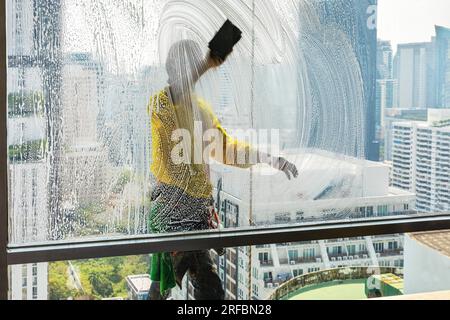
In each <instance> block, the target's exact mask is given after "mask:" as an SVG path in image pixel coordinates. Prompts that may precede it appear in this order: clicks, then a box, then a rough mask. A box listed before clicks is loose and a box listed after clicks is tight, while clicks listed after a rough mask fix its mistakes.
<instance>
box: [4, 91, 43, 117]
mask: <svg viewBox="0 0 450 320" xmlns="http://www.w3.org/2000/svg"><path fill="white" fill-rule="evenodd" d="M43 114H44V97H43V95H42V93H40V92H26V91H25V92H11V93H9V94H8V116H9V117H14V116H17V117H26V116H31V115H43Z"/></svg>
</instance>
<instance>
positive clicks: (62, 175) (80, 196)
mask: <svg viewBox="0 0 450 320" xmlns="http://www.w3.org/2000/svg"><path fill="white" fill-rule="evenodd" d="M57 2H58V1H57ZM16 4H17V7H15V8H13V11H12V12H9V17H8V21H9V25H8V26H9V28H14V29H15V30H16V29H17V30H21V31H20V32H19V33H16V34H15V35H14V34H12V33H9V36H10V37H9V38H8V42H9V43H10V44H11V45H10V46H9V47H10V48H11V49H10V50H11V52H9V54H11V55H23V54H27V55H31V56H32V55H33V54H36V50H35V48H34V47H33V44H35V43H36V41H37V42H38V40H36V39H33V36H32V33H30V30H33V27H32V26H33V18H32V17H33V14H32V5H31V4H32V1H31V0H23V1H18V2H16ZM19 5H20V6H22V7H23V8H24V9H22V11H20V12H21V13H22V14H19V15H18V16H16V15H15V13H16V11H14V10H19V9H18V8H19V7H18V6H19ZM49 6H51V5H49ZM253 8H254V11H252V10H253ZM318 8H319V4H318V3H317V1H309V0H303V1H284V2H278V1H256V2H255V3H253V2H252V1H249V0H228V1H223V0H212V1H195V0H185V1H176V0H160V1H117V0H116V1H110V0H108V1H106V0H96V1H90V0H89V1H88V0H82V1H63V2H62V5H61V19H60V29H61V34H59V35H60V36H61V37H60V41H61V47H60V48H58V49H59V50H60V51H58V52H60V56H52V59H55V61H54V62H60V63H61V64H60V65H61V68H60V70H59V72H60V82H59V83H50V84H49V83H46V82H44V81H43V79H42V77H41V75H42V74H43V73H45V72H48V69H49V68H50V67H51V66H49V65H45V64H43V65H39V66H26V65H22V66H20V65H19V67H12V66H10V68H9V70H8V71H9V76H8V85H9V89H8V90H9V99H10V100H11V101H12V102H10V103H9V107H11V105H18V106H19V109H20V110H22V111H23V112H22V111H20V112H15V113H14V112H11V113H10V115H9V123H8V126H9V129H10V130H11V128H13V127H14V128H16V129H14V130H18V131H19V132H20V135H19V136H20V137H21V138H20V139H19V140H20V141H18V142H15V143H14V144H11V147H10V158H12V160H11V161H10V183H11V192H10V198H11V210H10V217H11V221H12V228H11V242H12V243H28V242H34V241H44V240H49V236H48V235H49V234H56V235H57V238H58V239H70V238H78V237H88V236H89V237H90V236H96V235H98V236H100V235H135V234H142V233H145V232H148V230H147V214H148V212H149V206H150V194H151V191H152V187H153V186H154V185H155V180H154V177H153V176H152V174H151V173H150V163H151V161H152V159H151V135H150V129H151V128H150V121H149V118H148V117H147V116H146V111H147V106H148V101H149V97H150V96H151V95H152V94H154V93H156V92H158V91H159V90H161V89H162V88H164V87H165V86H166V85H167V74H166V71H165V68H164V65H165V62H166V57H167V55H168V52H169V49H170V48H171V46H172V44H173V43H175V42H176V41H179V40H182V39H191V40H194V41H196V42H197V43H199V44H200V46H201V49H202V55H206V50H207V43H208V42H209V40H210V39H211V38H212V37H213V36H214V33H215V32H216V31H217V30H218V29H219V28H220V26H221V25H222V23H223V22H224V21H225V20H226V18H229V19H230V20H232V21H233V23H235V24H236V25H237V26H238V27H239V28H240V29H241V30H242V31H243V38H242V40H241V41H240V42H239V43H238V45H237V46H236V47H235V49H234V51H233V53H232V55H231V56H230V57H229V58H228V60H227V62H226V63H225V64H224V65H223V66H221V67H220V68H219V69H217V70H214V71H212V72H208V73H207V74H206V75H205V76H203V77H202V78H201V79H200V81H199V82H198V83H197V84H196V87H195V90H196V92H197V94H198V96H201V97H203V98H204V99H205V100H206V101H208V102H209V103H210V105H211V106H213V109H214V111H215V113H216V114H217V115H218V117H219V119H220V120H221V123H222V124H223V126H224V127H225V128H226V129H227V131H228V132H229V133H230V134H233V132H234V131H235V130H239V129H248V128H251V127H252V124H253V128H254V129H269V130H270V129H279V130H280V146H279V147H280V149H281V150H280V152H281V153H282V154H284V155H286V157H287V158H289V160H291V161H293V162H295V163H296V164H297V166H298V168H299V171H300V177H299V178H298V179H297V180H296V181H291V182H289V181H288V180H287V179H286V178H285V176H284V175H283V174H282V173H280V174H277V175H274V172H273V170H271V169H269V168H267V167H265V166H258V167H256V168H255V169H254V177H255V178H254V182H253V183H254V185H253V188H252V189H253V192H254V193H255V194H254V196H255V205H254V208H253V210H254V213H253V216H256V220H258V221H259V223H275V222H276V221H275V219H274V216H275V214H276V213H278V212H276V211H270V210H271V209H270V210H269V211H268V210H262V209H261V208H264V207H271V206H272V207H280V205H281V204H283V206H286V208H290V209H289V210H291V211H292V210H294V211H295V209H292V208H295V207H301V206H302V203H304V202H308V203H310V202H311V201H313V200H314V199H318V198H320V197H321V196H323V195H324V194H326V198H327V199H328V201H329V202H330V206H331V207H332V206H333V205H332V204H333V203H336V206H339V208H340V209H339V214H340V215H342V216H344V217H349V215H350V214H351V213H353V203H352V200H351V199H353V198H356V197H357V196H358V195H360V192H361V190H360V188H359V187H360V185H361V183H362V181H361V179H362V174H361V170H362V169H361V159H362V157H363V156H364V126H365V122H364V114H363V112H364V108H365V105H364V104H365V97H364V85H363V80H362V75H361V67H360V64H359V62H358V59H357V57H356V54H355V52H354V49H353V47H352V45H353V40H352V39H349V36H348V35H347V34H345V33H344V32H343V31H342V30H341V29H339V28H338V27H337V26H336V25H334V24H327V23H326V22H325V21H324V20H323V19H321V18H320V16H319V9H318ZM17 12H18V11H17ZM43 12H44V13H45V12H46V11H45V10H44V11H43ZM48 12H51V11H48ZM75 21H76V22H77V23H74V22H75ZM19 26H21V27H20V28H19ZM45 27H46V28H47V29H46V28H45ZM38 31H39V32H40V35H44V34H45V32H47V31H49V32H54V30H53V29H50V27H49V26H46V25H45V24H44V28H41V29H39V30H38ZM22 33H23V34H22ZM253 46H254V48H255V50H254V51H253V50H252V48H253ZM253 53H254V54H253ZM55 65H56V66H58V64H57V63H55ZM252 73H253V74H252ZM252 79H253V81H252ZM45 86H47V88H45ZM46 90H47V91H50V92H52V90H53V94H54V96H57V97H58V99H59V101H58V103H59V104H55V102H54V101H46V102H47V105H48V104H50V105H53V106H55V105H58V106H59V111H58V113H59V117H60V118H59V120H60V123H59V124H58V127H55V126H54V125H55V123H52V122H51V121H49V119H50V118H49V117H48V114H46V112H47V111H48V109H47V110H46V109H45V108H44V110H42V108H41V107H40V105H39V102H36V101H31V100H32V99H29V98H28V97H32V96H33V95H34V96H39V95H41V94H43V92H46ZM252 96H253V98H252ZM44 99H48V95H47V96H44ZM191 102H192V101H191ZM11 103H12V104H11ZM44 104H45V103H44ZM28 110H30V111H28ZM252 114H253V115H254V117H253V119H251V115H252ZM191 116H192V117H193V118H194V117H198V112H197V113H196V112H195V108H194V112H193V114H192V115H191ZM36 128H37V129H36ZM56 128H59V129H58V130H60V134H58V135H55V130H54V129H56ZM41 129H42V130H41ZM36 132H38V134H37V136H36ZM42 132H43V133H42ZM55 137H56V138H57V139H59V140H58V144H55V143H52V144H50V143H49V141H52V139H55ZM264 144H268V145H270V144H271V142H270V141H268V142H267V143H264ZM259 147H260V148H261V149H264V148H266V147H267V146H265V145H261V146H259ZM52 148H57V149H52ZM268 150H269V151H270V147H268ZM13 154H19V156H14V157H13V156H12V155H13ZM52 154H59V155H60V158H58V163H53V162H51V161H50V159H55V158H51V157H50V155H52ZM36 155H42V156H36ZM349 157H351V160H350V158H349ZM54 166H57V167H58V168H60V171H59V180H58V185H57V187H58V188H57V193H58V197H56V198H55V197H53V198H51V199H52V201H49V198H50V196H51V195H50V194H48V190H49V189H48V188H49V182H50V181H49V180H50V179H52V175H51V173H52V172H53V171H52V170H51V168H52V167H54ZM210 169H211V172H210V175H211V179H212V181H213V186H214V187H216V186H219V185H220V184H221V185H222V190H225V191H226V192H228V193H229V194H228V195H223V194H222V195H221V198H222V199H223V202H221V207H222V208H223V209H224V210H235V209H233V206H235V207H236V205H238V206H239V210H237V211H239V217H235V219H237V224H238V225H239V226H245V225H247V224H248V214H249V212H248V210H249V209H248V208H249V198H250V195H249V190H250V182H249V181H250V180H249V171H248V170H247V171H240V169H234V168H225V167H223V166H220V165H214V166H211V168H210ZM30 190H35V191H33V192H32V191H30ZM262 190H269V191H270V192H273V194H270V192H269V194H267V193H264V195H266V196H267V199H264V197H263V196H262V195H259V196H258V194H257V193H259V192H262ZM292 190H296V192H294V193H293V192H292ZM214 194H215V195H216V194H217V189H215V190H214ZM276 195H285V197H284V198H283V197H280V198H277V197H276ZM292 195H294V197H293V198H290V199H289V198H286V197H288V196H292ZM237 197H241V198H240V199H236V198H237ZM224 198H227V199H224ZM342 198H348V201H347V202H345V205H342V203H341V202H342V201H341V199H342ZM55 199H56V200H55ZM230 199H234V201H235V203H232V202H231V200H230ZM257 199H259V200H257ZM225 200H227V201H225ZM263 200H265V202H264V201H263ZM54 201H57V202H58V206H57V210H58V212H55V210H56V209H55V208H56V206H54V204H55V202H54ZM267 201H269V203H267ZM269 204H270V206H268V205H269ZM30 208H31V210H29V209H30ZM286 210H288V209H286ZM228 212H229V211H228ZM56 214H57V215H58V217H60V219H59V220H57V221H56V224H51V223H49V221H52V217H53V215H56ZM294 214H295V213H294ZM49 228H56V229H58V230H56V232H55V230H48V229H49ZM50 231H51V232H50Z"/></svg>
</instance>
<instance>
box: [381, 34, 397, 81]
mask: <svg viewBox="0 0 450 320" xmlns="http://www.w3.org/2000/svg"><path fill="white" fill-rule="evenodd" d="M393 60H394V59H393V52H392V47H391V42H390V41H383V40H378V42H377V79H392V76H393V70H394V67H393Z"/></svg>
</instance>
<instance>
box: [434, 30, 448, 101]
mask: <svg viewBox="0 0 450 320" xmlns="http://www.w3.org/2000/svg"><path fill="white" fill-rule="evenodd" d="M435 43H436V47H435V50H436V59H435V62H436V107H437V108H450V29H449V28H444V27H440V26H436V38H435Z"/></svg>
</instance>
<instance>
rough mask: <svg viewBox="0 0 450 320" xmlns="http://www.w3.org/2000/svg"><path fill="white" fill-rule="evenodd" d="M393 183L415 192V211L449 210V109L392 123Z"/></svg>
mask: <svg viewBox="0 0 450 320" xmlns="http://www.w3.org/2000/svg"><path fill="white" fill-rule="evenodd" d="M392 154H393V186H394V187H397V188H402V189H404V190H409V191H410V192H414V193H416V196H417V200H416V208H417V210H418V211H423V212H432V211H447V210H450V184H449V180H450V109H429V110H428V121H423V122H417V121H416V122H401V123H400V122H399V123H394V132H393V151H392Z"/></svg>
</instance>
